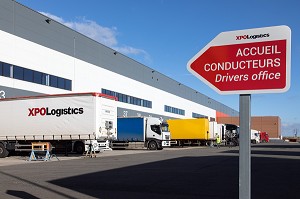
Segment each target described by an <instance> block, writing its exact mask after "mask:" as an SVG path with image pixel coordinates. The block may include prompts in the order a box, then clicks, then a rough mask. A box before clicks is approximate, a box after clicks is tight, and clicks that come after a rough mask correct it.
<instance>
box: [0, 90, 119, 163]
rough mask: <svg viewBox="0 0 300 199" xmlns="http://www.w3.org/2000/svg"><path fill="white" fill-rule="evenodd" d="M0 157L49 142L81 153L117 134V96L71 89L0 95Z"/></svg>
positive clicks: (62, 148)
mask: <svg viewBox="0 0 300 199" xmlns="http://www.w3.org/2000/svg"><path fill="white" fill-rule="evenodd" d="M0 110H1V120H0V157H1V158H3V157H6V156H7V155H8V154H9V152H10V151H25V150H29V149H28V147H29V148H30V146H31V144H32V142H39V141H41V142H50V143H51V145H52V147H53V148H54V150H55V151H57V152H58V151H59V150H61V151H64V152H67V151H68V152H69V151H73V152H77V153H83V152H84V151H86V150H87V149H88V148H90V146H93V149H94V150H95V151H98V150H100V149H99V147H100V142H98V141H105V140H113V139H116V137H117V105H116V98H114V97H111V96H107V95H104V94H101V93H72V94H58V95H41V96H30V97H18V98H4V99H0Z"/></svg>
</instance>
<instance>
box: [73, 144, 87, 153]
mask: <svg viewBox="0 0 300 199" xmlns="http://www.w3.org/2000/svg"><path fill="white" fill-rule="evenodd" d="M74 151H75V152H76V153H77V154H83V152H84V151H85V147H84V144H83V143H82V142H75V144H74Z"/></svg>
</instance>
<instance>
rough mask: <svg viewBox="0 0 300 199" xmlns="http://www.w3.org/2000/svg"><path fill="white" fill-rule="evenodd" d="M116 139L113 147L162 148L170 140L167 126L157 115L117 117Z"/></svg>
mask: <svg viewBox="0 0 300 199" xmlns="http://www.w3.org/2000/svg"><path fill="white" fill-rule="evenodd" d="M117 121H118V122H117V123H118V124H117V126H118V127H117V129H118V130H117V131H118V132H117V140H115V141H112V147H113V148H141V147H145V148H147V149H150V150H157V149H162V148H163V147H164V146H166V145H168V142H169V141H170V132H168V128H167V127H168V126H166V125H165V124H163V121H162V120H161V119H160V118H157V117H143V116H138V117H119V118H118V120H117Z"/></svg>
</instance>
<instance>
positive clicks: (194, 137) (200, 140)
mask: <svg viewBox="0 0 300 199" xmlns="http://www.w3.org/2000/svg"><path fill="white" fill-rule="evenodd" d="M167 123H168V124H169V129H170V133H171V144H172V145H177V146H183V145H211V143H212V142H214V141H215V140H216V139H215V138H214V137H213V136H212V135H210V130H209V121H208V119H207V118H197V119H196V118H195V119H169V120H167ZM211 133H212V132H211Z"/></svg>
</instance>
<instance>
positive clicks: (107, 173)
mask: <svg viewBox="0 0 300 199" xmlns="http://www.w3.org/2000/svg"><path fill="white" fill-rule="evenodd" d="M251 151H252V158H251V163H252V166H251V174H252V175H251V182H252V184H251V198H253V199H268V198H271V199H282V198H285V199H289V198H291V199H295V198H299V196H300V189H299V187H300V181H299V179H300V178H299V177H300V166H299V165H300V144H299V143H267V144H257V145H252V147H251ZM58 158H59V159H60V160H57V159H53V160H51V161H26V159H27V157H19V156H15V157H8V158H4V159H0V183H1V184H0V185H1V186H0V198H5V199H10V198H26V199H37V198H41V199H44V198H49V199H50V198H51V199H53V198H56V199H60V198H72V199H73V198H78V199H81V198H100V199H120V198H122V199H127V198H128V199H135V198H136V199H137V198H139V199H140V198H143V199H148V198H156V199H185V198H186V199H193V198H197V199H198V198H204V199H237V198H238V197H239V196H238V192H239V148H238V147H233V148H228V147H221V148H220V149H218V148H216V147H184V148H169V149H164V150H162V151H149V150H119V151H118V150H116V151H105V152H103V153H100V154H97V157H96V158H89V157H85V156H70V157H63V156H61V157H60V156H58Z"/></svg>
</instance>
